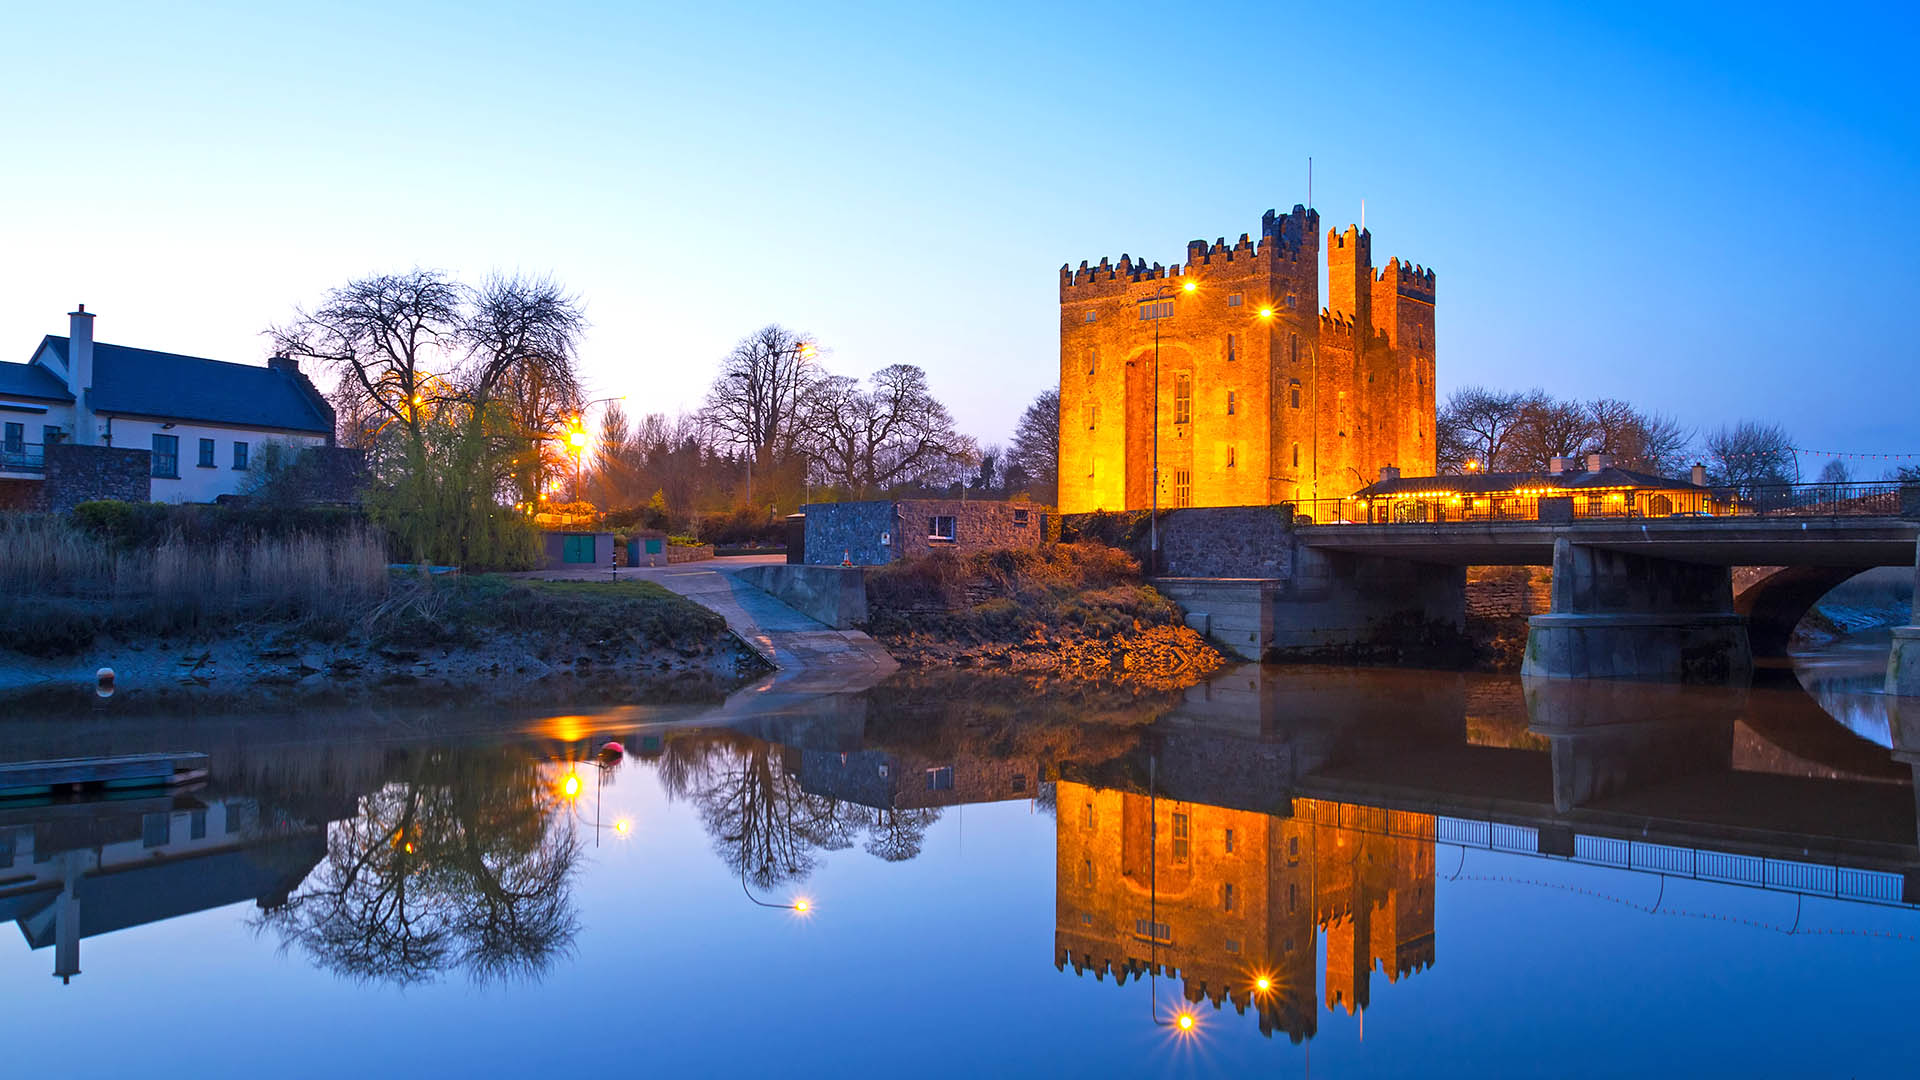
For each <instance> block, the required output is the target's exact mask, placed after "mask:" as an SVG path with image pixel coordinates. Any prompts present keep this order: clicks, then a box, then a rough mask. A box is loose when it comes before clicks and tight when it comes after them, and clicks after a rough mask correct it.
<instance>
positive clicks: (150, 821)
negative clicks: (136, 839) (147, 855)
mask: <svg viewBox="0 0 1920 1080" xmlns="http://www.w3.org/2000/svg"><path fill="white" fill-rule="evenodd" d="M172 839H173V815H172V814H168V813H158V814H142V815H140V846H141V847H150V848H154V847H165V846H166V845H167V841H169V840H172Z"/></svg>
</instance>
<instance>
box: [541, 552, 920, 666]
mask: <svg viewBox="0 0 1920 1080" xmlns="http://www.w3.org/2000/svg"><path fill="white" fill-rule="evenodd" d="M784 561H785V560H784V558H783V557H782V556H778V555H773V556H764V555H763V556H747V557H743V558H729V559H715V560H710V561H707V562H696V563H681V564H680V565H678V566H633V567H621V568H620V570H619V572H618V577H619V578H620V579H622V580H624V579H627V578H644V579H645V580H647V581H651V582H654V583H655V584H658V585H661V586H663V587H665V588H668V589H672V590H673V591H674V592H677V593H679V594H680V595H682V596H684V597H686V598H687V599H689V600H692V601H693V602H694V603H696V604H699V605H700V606H701V607H704V608H707V609H708V610H710V611H713V612H715V613H716V614H718V615H720V616H721V617H722V618H724V619H726V620H727V626H728V628H729V629H731V630H732V631H733V632H734V633H735V634H737V635H739V637H740V639H741V640H742V641H744V642H746V643H747V645H748V646H749V647H751V648H752V649H753V650H754V651H755V652H757V653H759V654H760V655H761V656H762V657H764V658H765V659H766V661H767V662H768V663H770V664H772V665H773V666H774V667H775V668H777V669H778V671H777V674H776V678H777V679H778V681H779V683H780V689H781V690H784V691H803V690H813V689H816V688H817V689H819V690H828V691H839V690H856V689H863V688H865V687H867V686H870V685H872V684H873V683H875V682H878V681H879V680H881V679H883V678H885V677H887V676H888V675H891V674H893V673H894V672H895V671H896V670H898V669H899V667H900V665H899V663H898V662H897V661H895V660H894V658H893V657H891V656H889V655H888V654H887V651H886V650H885V649H883V648H881V647H880V643H879V642H877V641H875V640H873V639H872V638H870V637H868V636H867V635H866V634H863V633H861V632H860V631H858V630H835V629H833V628H832V627H830V626H828V625H826V624H825V623H822V622H820V621H818V620H816V619H812V618H809V617H808V616H806V615H802V614H801V613H800V612H798V611H795V610H794V609H793V608H790V607H788V606H787V605H786V604H783V603H781V602H780V601H779V600H778V599H777V598H775V597H774V596H773V595H772V594H771V593H768V592H766V591H765V590H763V589H759V588H755V587H754V586H752V585H749V584H747V583H746V582H744V581H741V580H739V579H738V578H736V577H734V575H733V573H732V571H734V570H738V569H741V568H743V567H747V566H756V565H762V564H765V563H769V562H784ZM520 576H524V577H531V578H540V579H544V580H554V579H561V578H567V579H573V578H578V579H581V580H585V581H607V580H610V579H611V575H609V574H608V572H607V571H605V570H598V571H588V570H580V571H562V570H554V571H539V572H534V573H529V574H524V575H520Z"/></svg>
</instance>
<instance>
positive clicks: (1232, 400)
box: [1227, 390, 1234, 416]
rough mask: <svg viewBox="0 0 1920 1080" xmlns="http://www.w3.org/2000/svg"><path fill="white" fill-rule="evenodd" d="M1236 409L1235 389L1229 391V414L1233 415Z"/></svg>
mask: <svg viewBox="0 0 1920 1080" xmlns="http://www.w3.org/2000/svg"><path fill="white" fill-rule="evenodd" d="M1233 409H1234V398H1233V391H1231V390H1229V391H1227V415H1228V416H1232V415H1233Z"/></svg>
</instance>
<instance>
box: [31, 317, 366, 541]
mask: <svg viewBox="0 0 1920 1080" xmlns="http://www.w3.org/2000/svg"><path fill="white" fill-rule="evenodd" d="M68 318H69V320H70V330H69V333H68V334H67V336H66V337H55V336H53V335H51V334H49V335H48V336H46V337H45V338H42V339H41V341H40V344H39V346H38V347H37V348H36V349H35V350H34V353H33V357H32V359H30V360H29V361H28V362H26V363H24V364H13V363H0V424H4V428H0V438H3V439H4V441H0V505H7V504H13V505H34V504H35V503H36V492H35V491H34V488H35V486H36V485H37V484H41V483H44V482H45V481H46V478H47V452H46V448H47V446H49V445H63V444H65V445H77V446H100V447H118V448H127V449H137V450H145V451H149V452H150V454H151V458H150V461H149V462H148V471H149V473H150V480H149V484H150V487H149V491H148V497H149V498H151V499H153V500H154V501H156V502H211V501H213V500H214V499H215V498H217V497H219V496H221V495H229V494H240V493H242V492H244V491H245V490H246V488H247V486H248V483H247V482H248V480H249V478H250V475H251V472H252V466H253V463H254V462H255V461H256V460H257V459H258V453H259V449H260V447H261V446H262V444H264V443H267V442H269V441H278V442H284V443H290V444H293V445H296V446H327V445H331V444H332V443H333V437H334V436H333V420H334V418H333V409H332V407H331V406H329V405H328V404H327V400H326V398H325V397H323V396H322V395H321V394H320V392H319V391H318V390H317V389H315V387H314V385H313V383H312V382H311V381H310V380H309V379H308V378H307V377H306V376H305V375H303V374H301V372H300V365H299V362H298V361H295V360H290V359H288V358H286V357H279V356H276V357H274V358H272V359H271V360H268V361H267V363H266V366H264V367H262V366H260V365H257V364H233V363H226V362H223V361H219V360H205V359H202V358H200V357H197V356H181V355H179V354H177V353H166V352H154V351H152V350H149V349H136V348H131V347H129V346H125V345H108V344H106V343H105V342H96V341H95V340H94V337H93V314H92V313H91V312H89V311H87V307H86V305H85V304H82V305H80V310H78V311H75V312H72V313H71V314H70V315H69V316H68ZM70 456H71V455H70ZM38 501H40V502H44V501H45V500H44V499H41V500H38Z"/></svg>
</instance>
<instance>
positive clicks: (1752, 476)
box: [1706, 420, 1800, 495]
mask: <svg viewBox="0 0 1920 1080" xmlns="http://www.w3.org/2000/svg"><path fill="white" fill-rule="evenodd" d="M1706 445H1707V475H1708V476H1709V477H1710V478H1711V479H1712V481H1713V483H1714V484H1715V485H1716V486H1719V487H1730V488H1733V489H1735V490H1736V491H1738V492H1739V493H1740V494H1742V495H1751V494H1752V493H1753V490H1754V488H1756V487H1758V486H1761V485H1766V484H1791V483H1793V482H1794V481H1796V480H1798V479H1799V478H1800V461H1799V457H1798V456H1797V455H1796V454H1795V453H1794V451H1793V439H1792V437H1791V436H1789V435H1788V434H1787V430H1786V429H1785V428H1783V427H1781V426H1780V425H1779V424H1769V423H1762V422H1760V421H1757V420H1742V421H1740V422H1739V423H1737V424H1734V425H1733V426H1732V427H1723V428H1721V429H1720V430H1718V431H1715V432H1714V433H1713V434H1711V435H1709V436H1707V443H1706Z"/></svg>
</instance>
